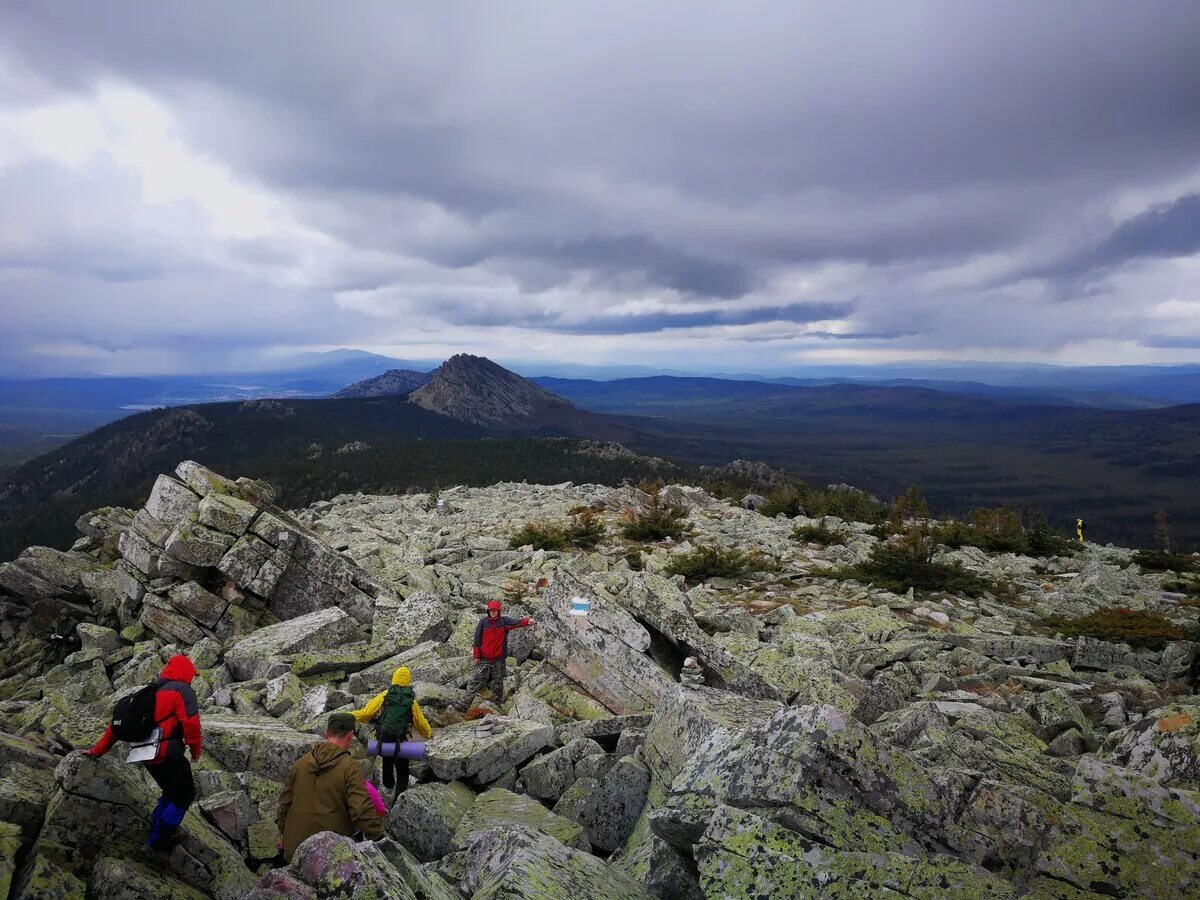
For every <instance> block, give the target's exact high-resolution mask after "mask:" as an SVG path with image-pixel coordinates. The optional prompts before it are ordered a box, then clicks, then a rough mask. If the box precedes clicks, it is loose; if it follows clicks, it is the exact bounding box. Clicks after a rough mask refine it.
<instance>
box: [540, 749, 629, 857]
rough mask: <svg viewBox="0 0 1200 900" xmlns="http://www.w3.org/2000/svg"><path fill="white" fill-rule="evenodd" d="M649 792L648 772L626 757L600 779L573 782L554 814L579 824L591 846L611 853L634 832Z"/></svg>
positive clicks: (556, 805) (582, 779)
mask: <svg viewBox="0 0 1200 900" xmlns="http://www.w3.org/2000/svg"><path fill="white" fill-rule="evenodd" d="M649 790H650V770H649V769H647V768H646V766H645V764H643V763H641V762H639V761H638V760H636V759H634V758H632V757H629V756H625V757H622V758H620V759H618V760H617V761H616V762H615V763H614V764H613V766H612V768H610V769H609V770H608V772H607V773H606V774H605V775H604V777H603V778H602V779H599V780H595V781H593V780H592V779H590V778H581V779H579V780H578V781H576V782H575V784H573V785H571V787H570V788H568V789H567V791H566V792H565V793H564V794H563V795H562V798H561V799H560V800H559V801H558V803H557V804H555V806H554V811H555V812H556V813H558V814H559V815H561V816H565V817H566V818H568V819H571V820H572V821H575V822H578V823H579V824H580V825H582V826H583V830H584V833H585V834H586V835H587V839H588V840H589V841H590V842H591V843H592V844H593V845H595V846H597V847H599V848H600V849H601V850H608V851H613V850H616V849H618V848H619V847H621V846H623V845H624V844H625V841H626V840H628V838H629V836H630V834H632V833H633V828H634V825H636V824H637V821H638V817H639V816H641V814H642V808H643V807H644V806H645V805H646V795H647V793H648V792H649Z"/></svg>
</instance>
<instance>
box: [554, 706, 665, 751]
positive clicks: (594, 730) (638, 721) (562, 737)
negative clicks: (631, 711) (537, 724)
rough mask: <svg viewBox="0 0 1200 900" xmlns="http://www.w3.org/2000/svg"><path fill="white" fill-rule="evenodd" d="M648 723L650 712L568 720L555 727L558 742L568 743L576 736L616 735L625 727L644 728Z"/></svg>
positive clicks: (609, 736)
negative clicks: (574, 720)
mask: <svg viewBox="0 0 1200 900" xmlns="http://www.w3.org/2000/svg"><path fill="white" fill-rule="evenodd" d="M649 724H650V713H639V714H637V715H633V716H613V717H612V718H610V719H592V720H590V721H587V722H568V723H566V724H565V725H559V726H558V729H557V732H556V733H557V735H558V742H559V743H560V744H564V745H565V744H569V743H571V741H573V740H575V739H576V738H592V739H596V738H611V737H618V736H619V735H620V734H621V733H622V732H623V731H625V729H626V728H642V729H644V728H645V727H646V726H647V725H649Z"/></svg>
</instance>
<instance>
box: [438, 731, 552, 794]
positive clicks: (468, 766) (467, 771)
mask: <svg viewBox="0 0 1200 900" xmlns="http://www.w3.org/2000/svg"><path fill="white" fill-rule="evenodd" d="M490 718H494V719H496V721H497V722H498V723H499V726H500V730H499V731H498V732H497V733H495V734H492V735H487V736H482V735H479V734H478V733H477V732H476V729H475V725H474V723H471V722H465V723H463V724H461V725H452V726H450V727H449V728H446V729H444V730H443V731H441V732H440V733H439V734H436V735H434V736H433V739H432V740H430V741H428V742H426V744H425V760H426V761H427V762H428V763H429V767H430V769H431V771H432V772H433V774H434V775H435V776H436V777H437V778H440V779H441V780H443V781H454V780H456V779H459V778H467V777H473V778H476V779H478V780H479V781H481V782H484V783H486V782H489V781H493V780H494V779H496V778H498V777H499V776H500V775H502V774H503V773H505V772H506V771H508V770H509V769H511V768H513V767H514V766H518V765H520V764H521V763H523V762H525V760H527V759H529V758H530V757H531V756H533V755H534V754H535V753H537V752H538V751H539V750H542V749H544V748H546V747H548V746H550V745H551V744H552V742H553V740H554V730H553V729H552V728H550V727H548V726H546V725H539V724H537V723H536V722H522V721H521V720H520V719H510V718H505V717H498V716H493V717H490Z"/></svg>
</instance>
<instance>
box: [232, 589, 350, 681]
mask: <svg viewBox="0 0 1200 900" xmlns="http://www.w3.org/2000/svg"><path fill="white" fill-rule="evenodd" d="M357 637H358V625H357V623H356V622H355V621H354V620H353V619H352V618H350V616H348V615H347V614H346V613H345V612H344V611H342V610H341V609H338V608H337V607H332V608H330V609H322V610H319V611H317V612H314V613H309V614H308V615H305V616H300V617H298V618H295V619H290V620H289V621H286V622H280V623H279V624H278V625H271V626H268V627H267V628H261V629H259V630H258V631H256V632H254V633H253V634H252V635H250V636H249V637H246V638H244V639H243V640H241V641H239V642H238V643H237V644H235V645H234V646H233V647H232V648H230V649H229V650H228V651H226V653H225V665H227V666H228V667H229V670H230V671H231V672H232V673H233V674H234V676H235V677H237V678H242V679H245V678H253V677H255V675H256V673H258V672H261V671H265V669H266V666H267V664H269V661H270V660H271V659H274V658H278V657H281V656H286V655H289V654H294V653H300V652H302V651H305V652H306V651H314V650H323V649H326V648H330V647H338V646H340V645H343V644H347V643H350V642H352V641H353V640H355V639H356V638H357Z"/></svg>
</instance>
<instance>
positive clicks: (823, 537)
mask: <svg viewBox="0 0 1200 900" xmlns="http://www.w3.org/2000/svg"><path fill="white" fill-rule="evenodd" d="M847 537H849V535H848V534H847V533H846V532H844V531H841V530H838V529H834V528H826V527H825V523H824V522H821V523H820V524H817V525H797V526H796V527H795V528H793V529H792V539H793V540H796V541H799V542H800V543H802V544H816V545H818V546H820V547H830V546H833V545H834V544H844V543H846V538H847Z"/></svg>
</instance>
